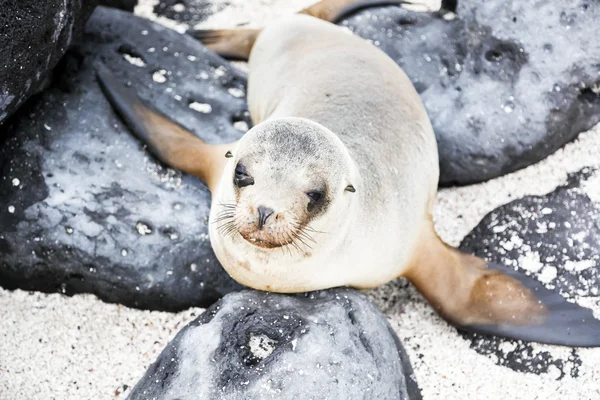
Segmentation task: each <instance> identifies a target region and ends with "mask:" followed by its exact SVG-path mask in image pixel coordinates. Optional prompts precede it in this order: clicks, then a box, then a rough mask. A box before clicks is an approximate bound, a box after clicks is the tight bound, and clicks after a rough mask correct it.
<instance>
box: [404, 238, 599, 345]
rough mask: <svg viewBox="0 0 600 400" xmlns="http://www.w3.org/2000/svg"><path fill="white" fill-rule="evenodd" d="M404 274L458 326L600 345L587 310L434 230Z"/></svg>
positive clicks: (547, 340) (533, 338) (596, 322)
mask: <svg viewBox="0 0 600 400" xmlns="http://www.w3.org/2000/svg"><path fill="white" fill-rule="evenodd" d="M428 236H429V237H428V238H427V240H424V241H422V246H421V249H420V252H419V255H418V257H417V259H416V260H415V263H414V264H413V266H412V267H411V268H410V269H409V271H408V272H407V273H406V274H405V276H406V277H407V278H409V279H410V280H411V281H412V282H413V284H414V285H415V286H416V287H417V289H418V290H419V291H420V292H421V293H422V294H423V296H424V297H425V298H426V299H427V301H428V302H429V303H430V304H431V305H432V306H433V307H434V308H435V310H436V311H437V312H438V313H439V314H440V315H441V316H442V317H443V318H444V319H446V320H447V321H448V322H449V323H451V324H452V325H455V326H457V327H458V328H459V329H461V330H464V331H469V332H475V333H480V334H489V335H496V336H501V337H506V338H510V339H517V340H526V341H533V342H539V343H547V344H558V345H565V346H574V347H598V346H600V320H598V319H596V318H594V315H593V313H592V311H591V310H589V309H587V308H584V307H581V306H579V305H577V304H575V303H571V302H568V301H567V300H566V299H565V298H564V297H562V296H561V295H560V294H559V293H558V292H556V291H553V290H549V289H546V288H545V287H544V286H543V285H542V284H540V283H539V282H538V281H537V280H535V279H533V278H532V277H530V276H527V275H525V274H524V273H522V272H519V271H515V270H514V269H512V268H509V267H506V266H504V265H498V264H490V263H487V262H486V261H485V260H483V259H481V258H478V257H475V256H472V255H469V254H465V253H462V252H461V251H459V250H457V249H454V248H451V247H449V246H447V245H445V244H444V243H443V242H442V241H441V240H440V239H439V238H438V237H437V235H436V234H435V233H434V232H431V233H430V234H429V235H428Z"/></svg>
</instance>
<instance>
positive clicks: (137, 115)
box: [96, 64, 235, 191]
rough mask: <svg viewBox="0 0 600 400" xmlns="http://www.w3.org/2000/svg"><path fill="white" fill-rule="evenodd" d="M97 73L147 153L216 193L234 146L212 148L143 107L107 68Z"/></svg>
mask: <svg viewBox="0 0 600 400" xmlns="http://www.w3.org/2000/svg"><path fill="white" fill-rule="evenodd" d="M96 74H97V76H98V80H99V82H100V86H101V87H102V89H103V91H104V94H105V95H106V97H107V98H108V100H109V102H110V103H111V105H112V107H113V108H114V109H115V111H116V112H117V114H119V115H120V117H121V118H122V119H123V121H124V122H125V124H126V125H127V126H128V127H129V129H131V131H132V132H133V133H134V134H135V135H136V136H137V137H138V139H140V140H141V141H142V142H143V143H144V144H146V146H147V147H148V151H149V152H150V153H152V154H153V155H154V156H155V157H156V158H158V159H159V160H160V161H162V162H163V163H165V164H166V165H168V166H170V167H173V168H176V169H179V170H181V171H184V172H187V173H190V174H192V175H196V176H198V177H199V178H200V179H202V180H203V181H204V182H205V183H206V185H207V186H208V188H209V189H210V190H211V191H213V189H215V188H216V185H217V183H218V182H219V180H220V178H221V174H222V172H223V169H224V167H225V163H226V162H227V161H226V160H225V159H224V157H223V154H227V152H229V149H231V148H233V147H235V143H231V144H228V145H210V144H207V143H205V142H203V141H202V140H201V139H200V138H198V137H197V136H195V135H194V134H192V133H191V132H189V131H188V130H186V129H185V128H183V127H182V126H181V125H179V124H177V123H176V122H173V121H171V120H170V119H169V118H167V117H166V116H165V115H163V114H161V113H160V112H158V111H156V110H152V109H151V108H149V107H148V106H146V105H144V104H143V103H142V101H141V100H140V99H139V97H138V96H137V95H136V94H135V92H134V91H133V90H132V89H130V88H128V87H126V86H125V85H123V84H120V83H118V82H117V81H116V80H115V79H114V76H112V74H111V73H110V72H109V71H108V69H107V68H106V67H105V66H104V65H102V64H98V65H96Z"/></svg>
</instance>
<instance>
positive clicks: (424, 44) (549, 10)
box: [341, 0, 600, 185]
mask: <svg viewBox="0 0 600 400" xmlns="http://www.w3.org/2000/svg"><path fill="white" fill-rule="evenodd" d="M455 4H456V2H446V4H445V7H446V8H448V9H452V8H453V7H454V6H455ZM456 14H457V16H456V18H454V19H449V20H447V18H448V17H449V16H450V17H451V15H449V14H444V13H433V14H428V13H416V12H411V11H408V10H403V9H400V8H398V7H384V8H372V9H368V10H364V11H361V12H359V13H357V14H355V15H354V16H351V17H349V18H348V19H347V20H346V21H343V22H341V25H344V26H347V27H348V28H350V29H351V30H352V31H353V32H354V33H356V34H358V35H360V36H362V37H364V38H366V39H370V40H372V41H373V42H374V43H375V44H376V45H377V46H379V47H380V48H381V49H382V50H384V51H385V52H386V53H387V54H388V55H390V57H391V58H392V59H394V60H395V61H396V62H397V63H398V64H399V65H400V66H402V68H403V69H404V70H405V71H406V73H407V75H408V76H409V77H410V78H411V80H412V82H413V83H414V85H415V87H416V88H417V90H418V91H419V93H420V95H421V98H422V100H423V103H424V104H425V107H426V109H427V111H428V114H429V116H430V118H431V120H432V123H433V127H434V130H435V133H436V136H437V138H438V144H439V150H440V169H441V177H440V183H441V184H442V185H449V184H467V183H473V182H478V181H483V180H487V179H490V178H494V177H497V176H499V175H502V174H505V173H508V172H512V171H515V170H517V169H519V168H523V167H526V166H528V165H530V164H533V163H535V162H537V161H539V160H541V159H543V158H544V157H546V156H548V155H549V154H551V153H552V152H554V151H555V150H556V149H558V148H559V147H561V146H562V145H564V144H565V143H567V142H569V141H571V140H572V139H573V138H575V137H576V136H577V134H578V133H580V132H582V131H584V130H587V129H589V128H590V127H592V126H593V125H595V124H596V123H598V122H600V96H599V94H600V62H599V60H600V41H598V40H596V38H598V37H600V24H598V20H600V3H599V2H598V1H590V0H578V1H576V2H572V1H568V0H559V1H548V2H530V1H508V2H506V1H485V2H481V1H475V0H461V1H459V2H458V6H457V8H456Z"/></svg>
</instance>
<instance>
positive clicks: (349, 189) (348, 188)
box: [344, 185, 356, 193]
mask: <svg viewBox="0 0 600 400" xmlns="http://www.w3.org/2000/svg"><path fill="white" fill-rule="evenodd" d="M344 190H345V191H346V192H350V193H354V192H356V189H354V186H352V185H348V186H346V189H344Z"/></svg>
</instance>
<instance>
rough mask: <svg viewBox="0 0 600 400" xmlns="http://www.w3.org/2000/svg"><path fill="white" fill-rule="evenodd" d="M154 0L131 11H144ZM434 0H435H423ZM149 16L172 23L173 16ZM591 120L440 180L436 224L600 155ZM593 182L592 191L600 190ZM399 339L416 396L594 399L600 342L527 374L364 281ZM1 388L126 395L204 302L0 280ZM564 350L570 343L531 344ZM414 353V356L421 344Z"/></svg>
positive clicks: (280, 0)
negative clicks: (111, 298) (511, 165)
mask: <svg viewBox="0 0 600 400" xmlns="http://www.w3.org/2000/svg"><path fill="white" fill-rule="evenodd" d="M230 2H231V3H232V6H231V7H229V8H226V9H225V11H223V12H221V13H218V14H216V15H214V16H213V17H211V18H210V19H209V20H207V21H205V22H203V23H202V27H204V28H209V27H232V26H235V25H238V24H242V23H251V24H253V25H260V24H263V23H265V22H268V21H269V20H270V19H272V18H276V17H277V16H279V15H283V14H287V13H291V12H294V11H296V10H298V9H300V8H302V7H305V6H307V5H310V4H311V3H313V1H310V0H270V1H269V0H235V1H230ZM154 3H155V1H154V0H148V1H144V0H142V1H141V4H140V6H138V9H137V10H136V12H137V13H138V14H140V15H144V16H147V17H150V18H154V17H153V16H152V15H151V14H150V11H151V6H152V4H154ZM431 4H433V5H434V6H435V2H432V3H431ZM158 22H161V23H164V24H166V25H169V26H171V27H173V28H177V29H179V30H183V28H182V27H181V26H174V24H173V23H172V22H170V21H168V20H167V21H165V20H162V19H159V20H158ZM599 153H600V125H599V126H597V127H596V128H594V129H592V130H590V131H589V132H586V133H583V134H581V135H580V137H579V139H578V140H576V141H575V142H573V143H571V144H569V145H567V146H565V147H564V148H563V149H561V150H559V151H558V152H556V153H555V154H554V155H552V156H550V157H549V158H548V159H546V160H544V161H542V162H540V163H538V164H537V165H534V166H531V167H529V168H527V169H524V170H521V171H518V172H516V173H513V174H510V175H507V176H504V177H501V178H498V179H495V180H492V181H489V182H486V183H483V184H478V185H472V186H468V187H462V188H452V189H445V190H441V191H440V192H439V195H438V199H437V206H436V213H435V217H436V226H437V229H438V231H439V233H440V234H441V236H442V237H443V239H444V240H446V241H447V242H449V243H451V244H453V245H457V244H458V243H459V242H460V240H461V239H462V238H463V237H464V236H465V235H466V234H467V233H468V232H469V231H470V230H471V229H472V228H473V227H474V226H475V225H476V224H477V223H478V222H479V221H480V219H481V218H482V217H483V216H484V215H485V214H486V213H488V212H489V211H491V210H493V209H494V208H496V207H498V206H500V205H502V204H504V203H507V202H509V201H511V200H514V199H515V198H519V197H522V196H524V195H531V194H533V195H537V194H544V193H547V192H549V191H552V190H553V189H554V188H555V187H556V186H557V185H559V184H561V183H562V182H564V181H565V179H566V175H567V173H568V172H574V171H577V170H579V169H581V168H582V167H584V166H597V165H600V160H599V159H598V154H599ZM596 183H598V185H597V186H598V187H596V186H593V185H592V186H590V187H589V190H590V195H593V198H595V199H596V201H600V196H599V195H598V194H600V180H596ZM370 295H371V297H372V299H373V300H374V301H375V302H376V303H377V304H378V305H379V306H380V308H381V309H382V310H383V311H384V312H385V313H386V314H387V316H388V318H389V320H390V322H391V323H392V325H393V327H394V329H395V330H396V332H397V334H398V336H399V337H400V338H401V339H402V340H403V341H404V342H405V345H406V347H407V350H408V352H409V355H410V356H411V360H412V362H413V366H414V367H415V373H416V375H417V380H418V382H419V385H420V387H421V388H422V390H423V396H424V399H426V400H431V399H440V400H441V399H465V398H466V399H501V398H510V399H550V398H552V399H556V398H560V399H582V400H586V399H590V400H591V399H600V349H595V350H594V349H581V350H579V354H580V357H581V359H582V361H583V366H582V368H581V369H580V376H579V378H577V379H573V378H570V377H565V378H563V379H562V380H560V381H557V380H556V378H557V377H558V372H559V371H558V370H552V369H551V370H550V371H549V372H548V373H547V374H542V375H534V374H523V373H516V372H514V371H512V370H510V369H508V368H505V367H502V366H498V365H496V364H495V362H494V361H493V360H492V359H490V358H488V357H485V356H481V355H479V354H477V353H476V352H475V351H473V350H471V349H470V348H469V345H470V342H468V341H466V340H464V339H463V338H462V337H460V336H459V335H458V334H457V333H456V331H455V330H454V329H453V328H452V327H450V326H448V325H447V324H446V323H445V322H443V321H442V320H441V319H440V318H438V317H437V316H435V315H434V314H433V313H432V311H431V308H430V307H429V306H427V305H426V304H425V303H424V301H423V300H422V299H421V298H420V296H418V295H416V294H415V292H414V290H413V289H412V288H408V289H406V288H405V287H404V285H403V282H402V281H397V282H392V283H390V284H388V285H386V286H384V287H382V288H379V289H377V290H375V291H372V292H371V293H370ZM0 310H1V316H2V318H0V399H1V400H29V399H31V400H36V399H61V400H62V399H65V400H71V399H73V400H75V399H79V400H81V399H110V398H114V399H123V398H125V397H126V396H127V394H128V393H129V391H130V389H131V387H132V386H133V385H135V383H136V382H137V381H138V379H139V378H140V377H141V376H142V375H143V374H144V372H145V370H146V368H147V367H148V366H149V365H150V364H151V363H152V362H153V361H154V360H155V359H156V357H157V356H158V354H159V353H160V351H161V350H162V348H163V347H164V346H165V345H166V344H167V343H168V341H169V340H170V339H171V338H172V337H173V336H174V335H175V334H176V333H177V331H178V330H179V329H180V328H181V327H183V326H184V325H185V324H186V323H187V322H189V321H190V320H192V319H193V318H194V317H195V316H197V315H198V314H199V313H201V312H202V310H201V309H190V310H186V311H184V312H181V313H179V314H170V313H161V312H148V311H140V310H134V309H129V308H127V307H122V306H119V305H114V304H106V303H103V302H101V301H99V300H98V299H96V298H95V297H94V296H91V295H79V296H75V297H65V296H62V295H59V294H50V295H47V294H41V293H30V292H24V291H14V292H9V291H6V290H2V289H0ZM534 349H535V350H536V351H549V352H550V353H551V354H552V355H553V356H555V357H559V358H567V354H568V352H569V349H565V348H560V347H553V346H542V345H535V346H534ZM418 354H420V355H421V357H419V356H418Z"/></svg>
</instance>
